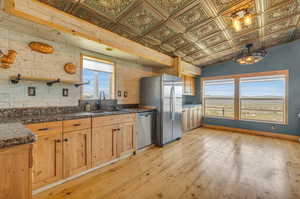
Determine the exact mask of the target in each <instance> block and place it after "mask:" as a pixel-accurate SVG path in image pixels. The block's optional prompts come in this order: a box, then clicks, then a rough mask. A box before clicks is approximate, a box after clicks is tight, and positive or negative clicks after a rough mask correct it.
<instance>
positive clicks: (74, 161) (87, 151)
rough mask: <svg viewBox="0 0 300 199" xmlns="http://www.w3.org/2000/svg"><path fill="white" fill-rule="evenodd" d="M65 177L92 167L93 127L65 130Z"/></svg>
mask: <svg viewBox="0 0 300 199" xmlns="http://www.w3.org/2000/svg"><path fill="white" fill-rule="evenodd" d="M63 150H64V156H63V157H64V158H63V168H64V177H65V178H67V177H70V176H72V175H75V174H78V173H81V172H83V171H85V170H88V169H90V168H91V129H84V130H78V131H71V132H67V133H65V132H64V136H63Z"/></svg>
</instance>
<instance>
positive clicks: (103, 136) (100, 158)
mask: <svg viewBox="0 0 300 199" xmlns="http://www.w3.org/2000/svg"><path fill="white" fill-rule="evenodd" d="M117 129H118V126H116V125H107V126H102V127H97V128H93V131H92V138H93V139H92V166H93V167H96V166H98V165H101V164H103V163H106V162H109V161H111V160H113V159H115V158H116V157H117V145H116V143H117Z"/></svg>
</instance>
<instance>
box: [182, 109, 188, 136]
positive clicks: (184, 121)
mask: <svg viewBox="0 0 300 199" xmlns="http://www.w3.org/2000/svg"><path fill="white" fill-rule="evenodd" d="M182 127H183V132H186V131H188V111H187V110H186V109H184V110H183V111H182Z"/></svg>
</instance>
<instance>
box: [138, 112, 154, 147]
mask: <svg viewBox="0 0 300 199" xmlns="http://www.w3.org/2000/svg"><path fill="white" fill-rule="evenodd" d="M136 126H137V149H142V148H144V147H146V146H149V145H151V144H152V138H153V137H152V136H153V134H152V132H153V128H154V113H153V112H144V113H138V115H137V124H136Z"/></svg>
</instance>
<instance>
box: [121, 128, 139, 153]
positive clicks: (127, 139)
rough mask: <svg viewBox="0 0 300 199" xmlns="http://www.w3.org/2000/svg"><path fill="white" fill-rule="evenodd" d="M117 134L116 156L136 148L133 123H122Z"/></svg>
mask: <svg viewBox="0 0 300 199" xmlns="http://www.w3.org/2000/svg"><path fill="white" fill-rule="evenodd" d="M119 129H120V130H119V131H118V135H117V152H118V156H122V155H123V154H126V153H129V152H133V151H135V150H136V130H135V123H122V124H120V128H119Z"/></svg>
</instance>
